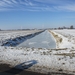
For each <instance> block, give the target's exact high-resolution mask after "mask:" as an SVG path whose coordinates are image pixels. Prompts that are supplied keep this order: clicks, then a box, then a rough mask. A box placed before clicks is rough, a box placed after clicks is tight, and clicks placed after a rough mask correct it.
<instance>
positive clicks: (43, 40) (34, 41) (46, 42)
mask: <svg viewBox="0 0 75 75" xmlns="http://www.w3.org/2000/svg"><path fill="white" fill-rule="evenodd" d="M18 47H34V48H56V43H55V40H54V38H53V37H52V35H51V34H50V32H49V31H47V30H46V31H44V32H42V33H40V34H39V35H36V36H35V37H33V38H31V39H28V40H26V41H24V42H23V43H21V44H19V45H18Z"/></svg>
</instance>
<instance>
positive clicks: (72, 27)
mask: <svg viewBox="0 0 75 75" xmlns="http://www.w3.org/2000/svg"><path fill="white" fill-rule="evenodd" d="M55 29H75V28H74V26H73V25H71V26H70V27H65V26H63V27H58V28H55Z"/></svg>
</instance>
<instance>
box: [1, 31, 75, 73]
mask: <svg viewBox="0 0 75 75" xmlns="http://www.w3.org/2000/svg"><path fill="white" fill-rule="evenodd" d="M33 32H34V31H33ZM53 32H55V33H56V34H58V35H59V36H60V37H62V38H63V39H64V40H63V42H62V44H61V45H60V46H61V47H64V48H67V49H62V50H61V49H46V48H43V49H42V48H27V47H24V48H23V47H5V46H0V64H3V63H4V64H10V65H11V66H12V67H16V68H20V69H25V70H29V71H35V72H40V73H46V74H49V73H50V72H58V73H67V74H70V73H71V74H75V58H74V57H75V49H72V48H69V46H70V45H71V44H72V43H71V42H68V41H67V40H68V38H66V37H65V36H64V35H62V34H60V33H61V32H60V31H59V30H58V31H53ZM59 32H60V33H59ZM63 32H64V31H62V33H63ZM69 32H70V31H69ZM9 33H10V32H9ZM9 33H8V32H7V33H6V34H7V35H8V34H9ZM30 33H31V32H30ZM0 34H1V36H2V37H4V39H3V40H5V38H12V37H11V36H12V35H13V36H15V37H17V36H18V35H19V36H20V34H22V35H26V34H28V32H26V33H25V32H13V33H12V34H11V33H10V34H9V37H8V36H7V35H6V34H5V33H0ZM16 34H17V35H16ZM64 34H66V35H67V33H66V32H64ZM73 35H74V34H73ZM2 37H0V38H1V39H2ZM65 42H66V43H65ZM42 43H48V41H43V42H42ZM30 44H35V42H30ZM66 44H67V45H66Z"/></svg>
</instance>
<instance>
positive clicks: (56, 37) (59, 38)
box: [49, 30, 63, 48]
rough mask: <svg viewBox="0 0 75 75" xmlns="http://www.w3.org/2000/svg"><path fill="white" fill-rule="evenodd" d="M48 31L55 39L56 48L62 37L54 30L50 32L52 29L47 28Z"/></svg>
mask: <svg viewBox="0 0 75 75" xmlns="http://www.w3.org/2000/svg"><path fill="white" fill-rule="evenodd" d="M49 32H50V33H51V34H52V35H53V37H54V38H55V40H56V45H57V48H59V44H60V43H61V42H62V40H63V39H62V38H61V37H59V36H58V35H56V34H55V33H54V32H52V31H50V30H49Z"/></svg>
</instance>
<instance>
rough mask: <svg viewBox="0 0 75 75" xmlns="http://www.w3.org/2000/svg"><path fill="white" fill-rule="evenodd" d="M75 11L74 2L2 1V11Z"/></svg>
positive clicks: (57, 0) (64, 0)
mask: <svg viewBox="0 0 75 75" xmlns="http://www.w3.org/2000/svg"><path fill="white" fill-rule="evenodd" d="M7 9H8V10H10V9H11V10H13V9H14V10H15V9H17V10H26V11H27V10H28V11H29V10H30V11H31V10H33V11H75V1H74V2H73V0H23V1H22V0H0V11H1V10H7Z"/></svg>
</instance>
